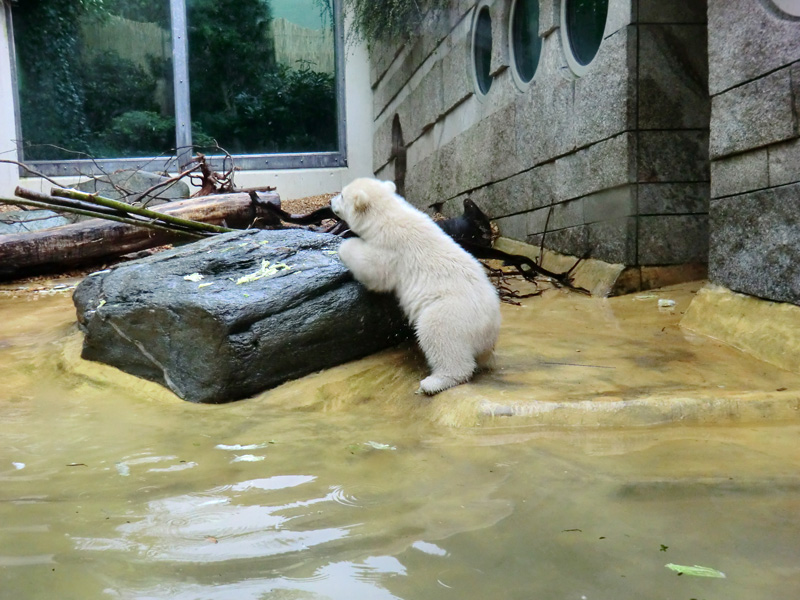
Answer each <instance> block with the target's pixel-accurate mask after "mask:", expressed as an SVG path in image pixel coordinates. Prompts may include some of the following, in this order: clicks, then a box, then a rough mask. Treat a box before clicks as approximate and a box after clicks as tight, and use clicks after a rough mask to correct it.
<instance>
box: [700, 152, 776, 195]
mask: <svg viewBox="0 0 800 600" xmlns="http://www.w3.org/2000/svg"><path fill="white" fill-rule="evenodd" d="M765 187H769V163H768V158H767V149H766V148H761V149H759V150H753V151H752V152H745V153H744V154H735V155H733V156H729V157H727V158H723V159H719V160H715V161H713V162H712V163H711V197H712V198H719V197H720V196H731V195H734V194H741V193H743V192H750V191H753V190H760V189H763V188H765Z"/></svg>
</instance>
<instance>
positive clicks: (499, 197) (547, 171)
mask: <svg viewBox="0 0 800 600" xmlns="http://www.w3.org/2000/svg"><path fill="white" fill-rule="evenodd" d="M554 174H555V165H554V164H553V163H546V164H544V165H542V166H540V167H537V168H535V169H531V170H529V171H523V172H522V173H520V174H518V175H514V176H512V177H509V178H508V179H505V180H502V181H499V182H497V183H495V184H494V185H490V186H486V187H483V188H480V189H478V190H475V191H474V192H473V193H472V194H471V196H472V199H473V200H475V201H476V202H478V204H479V205H480V206H481V207H482V208H484V212H486V214H487V215H488V216H489V217H490V218H495V217H500V216H506V215H510V214H513V213H520V212H524V211H529V210H534V209H536V208H541V207H542V206H546V205H548V204H551V203H552V201H553V196H554V192H553V186H554V181H553V175H554Z"/></svg>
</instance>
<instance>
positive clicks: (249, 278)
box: [236, 260, 292, 285]
mask: <svg viewBox="0 0 800 600" xmlns="http://www.w3.org/2000/svg"><path fill="white" fill-rule="evenodd" d="M291 268H292V267H290V266H289V265H287V264H285V263H275V264H274V265H273V264H270V262H269V261H268V260H262V261H261V268H260V269H259V270H258V271H256V272H255V273H251V274H250V275H245V276H244V277H239V279H237V280H236V285H241V284H243V283H252V282H253V281H257V280H259V279H263V278H264V277H270V276H272V275H275V274H276V273H277V272H278V271H288V270H289V269H291Z"/></svg>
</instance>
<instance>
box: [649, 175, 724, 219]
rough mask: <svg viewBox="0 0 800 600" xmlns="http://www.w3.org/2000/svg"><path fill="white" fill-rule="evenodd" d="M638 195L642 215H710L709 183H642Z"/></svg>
mask: <svg viewBox="0 0 800 600" xmlns="http://www.w3.org/2000/svg"><path fill="white" fill-rule="evenodd" d="M638 194H639V201H638V204H639V214H641V215H669V214H675V213H679V214H686V213H708V198H709V184H708V182H698V183H693V182H690V183H640V184H639V185H638Z"/></svg>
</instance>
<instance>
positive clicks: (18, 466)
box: [11, 462, 25, 471]
mask: <svg viewBox="0 0 800 600" xmlns="http://www.w3.org/2000/svg"><path fill="white" fill-rule="evenodd" d="M11 464H12V465H13V467H14V468H15V469H16V470H17V471H20V470H22V469H24V468H25V463H18V462H12V463H11Z"/></svg>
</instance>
